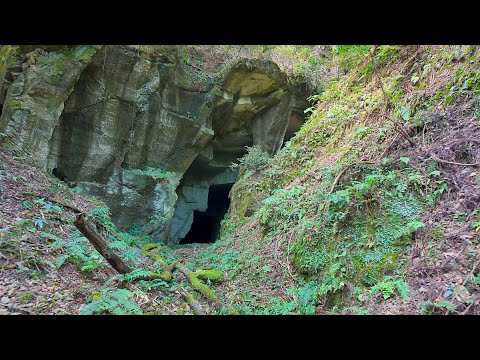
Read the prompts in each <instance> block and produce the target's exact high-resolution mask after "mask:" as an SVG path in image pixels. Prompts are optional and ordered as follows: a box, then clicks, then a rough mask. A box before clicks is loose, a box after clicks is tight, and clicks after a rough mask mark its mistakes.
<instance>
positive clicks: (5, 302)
mask: <svg viewBox="0 0 480 360" xmlns="http://www.w3.org/2000/svg"><path fill="white" fill-rule="evenodd" d="M0 302H1V303H2V304H8V303H9V302H10V298H9V297H8V296H2V299H1V300H0Z"/></svg>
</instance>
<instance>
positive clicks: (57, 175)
mask: <svg viewBox="0 0 480 360" xmlns="http://www.w3.org/2000/svg"><path fill="white" fill-rule="evenodd" d="M52 175H53V176H55V177H56V178H58V179H60V180H61V181H65V176H64V175H63V173H62V172H61V171H59V170H58V168H55V169H53V170H52Z"/></svg>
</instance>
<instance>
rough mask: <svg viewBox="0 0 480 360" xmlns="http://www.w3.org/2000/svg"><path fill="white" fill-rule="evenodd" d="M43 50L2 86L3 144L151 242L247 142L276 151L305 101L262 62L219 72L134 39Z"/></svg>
mask: <svg viewBox="0 0 480 360" xmlns="http://www.w3.org/2000/svg"><path fill="white" fill-rule="evenodd" d="M28 50H31V49H28ZM47 50H50V52H47V51H45V50H42V49H37V50H33V51H31V52H29V53H27V54H26V55H25V57H24V63H23V65H22V67H23V71H22V72H21V74H20V75H19V76H18V77H17V78H16V79H15V80H14V81H13V82H12V83H11V85H9V87H8V91H7V93H6V96H5V99H4V103H3V111H2V116H1V118H0V132H1V133H4V134H5V135H6V137H5V138H3V140H2V142H3V143H4V144H6V146H9V147H11V148H12V149H13V150H14V151H16V152H18V153H21V154H24V155H28V158H29V161H30V162H31V163H32V164H33V165H35V166H37V167H40V168H42V169H44V170H46V171H49V172H52V173H53V174H55V175H56V176H57V177H59V178H60V179H62V180H65V181H67V182H75V183H76V185H77V186H78V187H80V188H81V189H83V191H85V192H86V193H88V194H92V195H95V196H96V197H98V198H99V199H101V200H102V201H104V202H105V203H106V204H107V205H109V206H110V208H111V209H112V214H113V219H114V221H115V222H116V223H117V225H118V226H119V227H120V228H123V229H127V228H129V227H131V226H132V225H134V224H137V225H140V226H145V231H146V232H148V233H150V234H153V235H154V236H155V237H156V239H158V240H159V241H164V242H170V243H178V241H179V240H180V239H181V238H183V237H184V236H185V235H186V234H187V232H188V230H189V229H190V226H191V224H192V220H193V211H194V210H200V211H204V210H205V209H206V207H207V200H208V192H209V187H210V186H211V185H214V184H228V183H233V182H235V179H236V174H235V173H234V172H233V171H232V170H230V169H229V165H230V164H231V163H232V162H234V161H236V160H237V159H238V158H239V157H241V156H242V155H243V154H244V153H245V151H246V150H245V146H251V145H258V146H260V147H261V148H262V149H263V150H264V151H267V152H268V153H270V154H272V155H273V154H274V153H276V152H277V151H278V150H279V149H280V147H281V146H282V144H283V141H284V136H285V134H286V132H287V128H288V129H289V132H292V131H295V128H298V126H300V125H301V120H299V119H302V118H303V108H304V107H306V104H305V103H304V101H302V100H303V99H305V98H306V95H305V94H302V95H301V96H298V95H295V94H296V91H298V89H294V88H293V87H292V86H291V85H290V84H289V83H288V81H287V78H286V76H285V75H284V74H283V73H282V72H281V71H280V69H279V68H278V66H277V65H276V64H275V63H273V62H270V61H259V60H247V59H244V60H240V61H238V62H237V63H236V64H233V65H231V66H229V67H225V68H224V69H221V70H222V71H219V72H218V76H216V77H215V76H205V74H204V73H203V72H202V70H201V69H198V68H195V67H191V66H187V65H185V64H182V62H181V60H178V59H177V58H175V57H171V56H165V55H158V54H157V55H152V54H149V53H145V52H143V53H142V52H141V51H139V50H138V48H135V47H132V46H108V47H103V48H101V47H98V46H77V47H74V48H71V49H70V50H68V51H66V50H58V49H53V50H52V49H47ZM173 50H174V49H173ZM299 114H301V115H299ZM292 129H293V130H292ZM287 135H288V134H287Z"/></svg>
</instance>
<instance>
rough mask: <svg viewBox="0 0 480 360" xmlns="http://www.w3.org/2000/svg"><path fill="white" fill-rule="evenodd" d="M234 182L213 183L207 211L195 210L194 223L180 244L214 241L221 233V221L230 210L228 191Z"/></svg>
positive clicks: (209, 193) (209, 192) (209, 191)
mask: <svg viewBox="0 0 480 360" xmlns="http://www.w3.org/2000/svg"><path fill="white" fill-rule="evenodd" d="M232 186H233V183H232V184H220V185H211V186H210V188H209V190H208V207H207V210H206V211H198V210H195V211H194V212H193V223H192V227H191V228H190V231H189V232H188V234H187V235H186V236H185V237H184V238H183V239H182V240H180V244H181V245H184V244H192V243H213V242H215V241H216V240H217V239H218V237H219V234H220V222H221V221H222V219H223V217H224V216H225V214H226V213H227V211H228V207H229V206H230V199H229V198H228V193H229V192H230V189H231V188H232Z"/></svg>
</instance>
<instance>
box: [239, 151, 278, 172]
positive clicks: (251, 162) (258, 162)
mask: <svg viewBox="0 0 480 360" xmlns="http://www.w3.org/2000/svg"><path fill="white" fill-rule="evenodd" d="M245 148H246V149H247V153H246V154H245V155H244V156H242V157H241V158H240V159H239V162H238V163H233V164H232V165H230V168H231V169H232V170H236V169H237V168H239V167H243V168H244V169H245V170H247V171H257V170H260V169H262V168H263V167H265V165H267V163H268V161H269V160H270V155H268V153H266V152H265V151H263V150H262V149H261V148H260V147H259V146H251V147H250V146H245Z"/></svg>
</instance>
